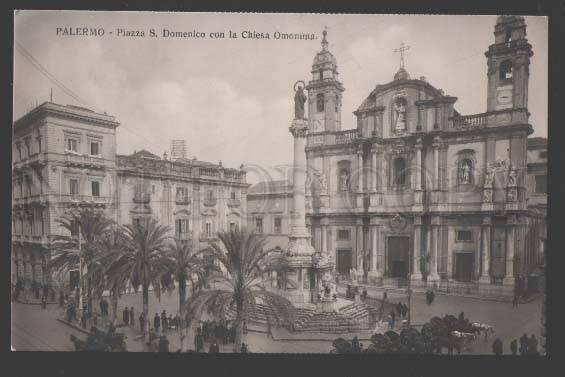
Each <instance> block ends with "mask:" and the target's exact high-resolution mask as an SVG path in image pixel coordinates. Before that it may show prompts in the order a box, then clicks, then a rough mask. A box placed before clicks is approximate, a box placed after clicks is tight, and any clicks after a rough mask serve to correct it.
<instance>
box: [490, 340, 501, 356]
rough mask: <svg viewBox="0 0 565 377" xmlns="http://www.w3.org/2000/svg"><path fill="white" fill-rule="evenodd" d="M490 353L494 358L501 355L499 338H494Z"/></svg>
mask: <svg viewBox="0 0 565 377" xmlns="http://www.w3.org/2000/svg"><path fill="white" fill-rule="evenodd" d="M492 352H493V353H494V354H495V355H496V356H500V355H502V340H500V338H496V339H495V340H494V342H493V343H492Z"/></svg>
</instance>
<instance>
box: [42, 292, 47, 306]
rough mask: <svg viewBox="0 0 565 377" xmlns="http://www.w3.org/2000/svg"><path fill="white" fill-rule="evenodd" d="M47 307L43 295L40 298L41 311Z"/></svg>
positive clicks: (45, 298)
mask: <svg viewBox="0 0 565 377" xmlns="http://www.w3.org/2000/svg"><path fill="white" fill-rule="evenodd" d="M46 307H47V297H46V296H45V295H43V296H41V309H45V308H46Z"/></svg>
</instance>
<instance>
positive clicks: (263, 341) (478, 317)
mask: <svg viewBox="0 0 565 377" xmlns="http://www.w3.org/2000/svg"><path fill="white" fill-rule="evenodd" d="M404 302H405V301H404ZM392 303H393V304H396V303H397V300H392ZM124 306H128V307H131V306H133V307H134V311H135V313H136V317H138V316H139V314H140V313H141V307H142V300H141V293H137V294H136V293H133V294H126V295H123V296H122V298H121V299H120V302H119V305H118V319H119V320H121V311H122V310H123V307H124ZM149 306H150V312H149V314H150V316H151V318H152V317H153V316H154V315H155V313H157V312H159V313H161V311H162V310H166V311H167V314H168V313H172V314H173V315H174V314H176V313H177V311H178V296H177V295H176V292H174V293H173V294H171V295H169V294H167V293H165V294H163V295H162V296H161V299H160V300H158V299H157V297H155V295H154V294H153V293H150V296H149ZM460 312H464V313H465V317H467V318H469V319H470V320H471V321H473V322H481V323H486V324H489V325H491V326H493V327H494V329H495V336H497V337H500V338H501V339H502V341H503V347H504V353H505V354H508V353H509V344H510V341H511V340H512V339H518V338H519V337H520V336H521V335H522V334H523V333H527V334H528V335H530V334H534V335H535V336H536V337H537V338H538V339H539V338H540V331H541V317H540V316H541V299H540V298H537V299H535V300H533V301H531V302H529V303H524V304H520V305H519V306H518V307H517V308H512V305H511V303H508V302H496V301H484V300H480V299H476V298H469V297H458V296H447V295H437V296H436V299H435V301H434V302H433V304H432V305H427V304H426V302H425V297H424V295H423V294H415V295H413V297H412V323H414V324H416V325H418V324H423V323H425V322H427V321H428V320H429V319H430V318H431V317H433V316H434V315H438V316H443V315H445V314H453V315H456V316H457V315H458V314H459V313H460ZM61 314H62V311H61V309H60V308H59V307H58V305H54V304H52V305H48V307H47V309H45V310H42V309H41V306H39V305H29V304H21V303H14V304H13V305H12V344H13V347H14V348H15V349H16V350H20V351H26V350H28V351H38V350H44V351H72V350H74V347H73V344H72V343H71V342H70V340H69V338H70V336H71V335H75V336H82V337H84V336H85V335H84V334H83V333H81V332H79V331H77V330H75V329H73V328H72V327H70V326H68V325H65V324H63V323H61V322H59V321H58V320H57V318H60V317H61ZM249 327H250V331H249V332H248V333H247V334H246V335H244V342H246V343H247V344H248V345H249V349H250V351H251V352H276V353H327V352H329V351H330V350H331V349H332V340H331V339H328V340H307V337H303V340H274V339H273V337H272V336H270V335H268V334H267V333H266V329H264V328H262V327H260V326H253V325H250V326H249ZM258 331H260V332H258ZM125 333H126V335H127V337H128V339H127V349H128V351H134V352H135V351H137V352H142V351H145V350H146V348H145V346H144V344H143V342H142V341H141V340H136V338H137V337H138V336H139V335H140V332H139V323H138V319H137V318H136V325H135V326H134V327H129V328H126V329H125ZM275 333H276V330H275ZM167 335H168V339H169V341H170V346H169V350H170V351H171V352H174V351H176V350H177V349H179V344H180V340H179V335H178V332H171V333H169V334H167ZM336 337H338V336H336ZM275 338H276V336H275ZM330 338H331V337H330ZM346 338H348V337H347V336H346ZM193 339H194V336H193V334H188V336H187V338H186V346H185V348H187V349H194V342H193ZM493 339H494V338H493V337H492V336H490V337H489V339H488V341H487V342H485V341H484V339H483V338H481V339H477V340H476V341H475V342H474V343H473V344H472V347H471V350H470V351H467V352H465V353H466V354H492V350H491V346H492V341H493ZM368 342H369V341H368V340H364V341H362V343H365V345H368ZM208 347H209V344H205V350H207V349H208ZM232 347H233V346H232V345H223V344H221V345H220V351H221V352H232Z"/></svg>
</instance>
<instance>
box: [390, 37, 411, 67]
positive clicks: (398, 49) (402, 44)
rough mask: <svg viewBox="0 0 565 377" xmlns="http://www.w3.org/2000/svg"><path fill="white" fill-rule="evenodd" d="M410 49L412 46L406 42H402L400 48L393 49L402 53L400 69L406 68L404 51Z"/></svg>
mask: <svg viewBox="0 0 565 377" xmlns="http://www.w3.org/2000/svg"><path fill="white" fill-rule="evenodd" d="M408 49H410V46H407V45H405V44H404V42H401V43H400V47H399V48H395V49H394V50H392V51H393V52H399V53H400V69H404V51H406V50H408Z"/></svg>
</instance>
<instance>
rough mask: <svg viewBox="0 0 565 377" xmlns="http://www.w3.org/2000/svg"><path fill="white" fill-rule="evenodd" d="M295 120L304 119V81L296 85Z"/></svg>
mask: <svg viewBox="0 0 565 377" xmlns="http://www.w3.org/2000/svg"><path fill="white" fill-rule="evenodd" d="M294 92H295V94H294V119H304V104H305V103H306V99H307V97H306V94H304V81H301V80H300V81H297V82H296V83H295V84H294Z"/></svg>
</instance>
